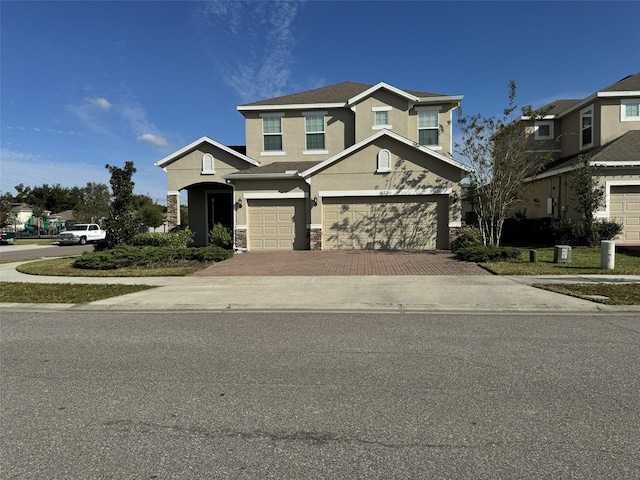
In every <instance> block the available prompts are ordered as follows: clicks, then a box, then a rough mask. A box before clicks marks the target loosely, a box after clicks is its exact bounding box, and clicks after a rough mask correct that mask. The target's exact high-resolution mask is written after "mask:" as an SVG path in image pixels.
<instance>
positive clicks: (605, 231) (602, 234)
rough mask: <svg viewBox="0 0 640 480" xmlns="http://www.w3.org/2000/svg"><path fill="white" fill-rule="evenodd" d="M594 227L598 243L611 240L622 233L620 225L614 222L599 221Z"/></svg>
mask: <svg viewBox="0 0 640 480" xmlns="http://www.w3.org/2000/svg"><path fill="white" fill-rule="evenodd" d="M594 227H595V228H594V230H595V231H596V232H597V233H598V238H599V239H600V241H602V240H613V239H614V238H615V237H616V235H618V234H620V232H622V224H621V223H618V222H616V221H615V220H600V221H597V222H595V225H594Z"/></svg>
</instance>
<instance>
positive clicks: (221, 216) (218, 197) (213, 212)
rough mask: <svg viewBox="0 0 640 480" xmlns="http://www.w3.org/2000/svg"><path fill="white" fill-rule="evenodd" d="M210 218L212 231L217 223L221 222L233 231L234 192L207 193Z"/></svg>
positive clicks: (208, 222) (208, 223)
mask: <svg viewBox="0 0 640 480" xmlns="http://www.w3.org/2000/svg"><path fill="white" fill-rule="evenodd" d="M207 210H208V220H207V228H208V231H209V232H210V231H211V230H212V229H213V226H214V225H215V224H216V223H221V224H222V225H224V226H225V227H227V228H228V229H229V230H231V231H232V232H233V194H232V192H213V193H208V194H207Z"/></svg>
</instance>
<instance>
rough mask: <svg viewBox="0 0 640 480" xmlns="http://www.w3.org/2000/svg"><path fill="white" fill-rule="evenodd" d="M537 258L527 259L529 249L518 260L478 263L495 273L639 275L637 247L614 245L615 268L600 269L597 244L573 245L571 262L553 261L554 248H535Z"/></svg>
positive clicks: (639, 253)
mask: <svg viewBox="0 0 640 480" xmlns="http://www.w3.org/2000/svg"><path fill="white" fill-rule="evenodd" d="M536 251H537V257H538V261H537V262H535V263H532V262H530V261H529V249H525V248H523V249H522V255H521V258H520V259H519V260H511V261H503V262H483V263H479V265H480V266H481V267H483V268H485V269H487V270H489V271H490V272H492V273H494V274H496V275H591V274H605V275H640V248H638V247H617V248H616V257H615V269H614V270H604V269H601V268H600V247H573V248H572V249H571V263H569V264H566V263H553V253H554V248H553V247H548V248H538V249H536Z"/></svg>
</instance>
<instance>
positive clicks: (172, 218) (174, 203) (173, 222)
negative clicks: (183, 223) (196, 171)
mask: <svg viewBox="0 0 640 480" xmlns="http://www.w3.org/2000/svg"><path fill="white" fill-rule="evenodd" d="M178 225H180V193H168V194H167V229H168V230H169V231H171V230H173V229H174V228H176V227H177V226H178Z"/></svg>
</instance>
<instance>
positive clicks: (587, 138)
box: [580, 107, 593, 148]
mask: <svg viewBox="0 0 640 480" xmlns="http://www.w3.org/2000/svg"><path fill="white" fill-rule="evenodd" d="M592 144H593V108H591V107H589V108H587V109H585V110H583V111H581V112H580V148H586V147H590V146H591V145H592Z"/></svg>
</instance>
